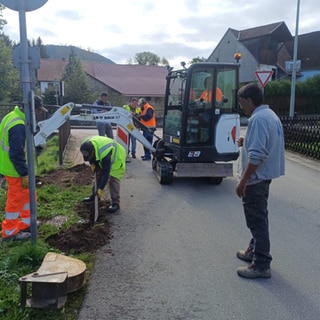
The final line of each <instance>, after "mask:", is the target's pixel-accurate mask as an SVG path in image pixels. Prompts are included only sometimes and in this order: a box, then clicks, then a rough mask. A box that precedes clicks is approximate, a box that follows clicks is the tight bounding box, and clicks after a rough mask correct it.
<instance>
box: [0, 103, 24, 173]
mask: <svg viewBox="0 0 320 320" xmlns="http://www.w3.org/2000/svg"><path fill="white" fill-rule="evenodd" d="M19 124H23V125H25V114H24V113H23V112H22V111H21V110H20V109H19V107H18V106H16V107H14V109H13V111H11V112H9V113H8V114H7V115H6V116H5V117H4V118H3V119H2V121H1V123H0V173H1V174H2V175H4V176H9V177H14V178H17V177H20V175H19V173H18V172H17V170H16V169H15V167H14V165H13V163H12V161H11V160H10V157H9V150H10V145H9V130H10V129H11V128H12V127H14V126H16V125H19Z"/></svg>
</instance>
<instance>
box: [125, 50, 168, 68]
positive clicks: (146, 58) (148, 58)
mask: <svg viewBox="0 0 320 320" xmlns="http://www.w3.org/2000/svg"><path fill="white" fill-rule="evenodd" d="M133 60H134V62H135V63H137V64H139V65H145V66H160V65H162V66H167V65H169V62H168V60H167V59H166V58H164V57H162V58H160V57H159V56H157V55H156V54H155V53H152V52H149V51H144V52H140V53H136V54H135V56H134V59H133ZM129 61H131V59H130V60H129Z"/></svg>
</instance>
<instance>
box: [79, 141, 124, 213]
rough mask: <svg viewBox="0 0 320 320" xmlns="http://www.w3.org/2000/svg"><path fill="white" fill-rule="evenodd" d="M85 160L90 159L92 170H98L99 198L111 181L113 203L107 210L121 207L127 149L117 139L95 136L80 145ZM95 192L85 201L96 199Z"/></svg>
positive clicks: (111, 210)
mask: <svg viewBox="0 0 320 320" xmlns="http://www.w3.org/2000/svg"><path fill="white" fill-rule="evenodd" d="M80 151H81V153H82V156H83V160H84V161H89V163H90V165H91V170H92V172H94V171H96V172H97V180H98V190H97V194H98V196H99V198H101V196H102V191H103V189H104V188H105V186H106V185H107V183H109V188H110V196H111V205H110V207H109V208H108V209H107V212H110V213H113V212H116V211H118V210H119V209H120V182H121V180H122V178H123V176H124V173H125V170H126V158H127V155H126V150H125V148H124V147H123V146H122V145H121V144H120V143H118V142H116V141H115V140H113V139H111V138H108V137H102V136H94V137H90V138H87V139H85V140H84V142H83V143H82V144H81V146H80ZM94 196H95V195H94V194H92V195H91V196H90V197H88V198H84V199H83V201H84V202H90V201H93V200H94Z"/></svg>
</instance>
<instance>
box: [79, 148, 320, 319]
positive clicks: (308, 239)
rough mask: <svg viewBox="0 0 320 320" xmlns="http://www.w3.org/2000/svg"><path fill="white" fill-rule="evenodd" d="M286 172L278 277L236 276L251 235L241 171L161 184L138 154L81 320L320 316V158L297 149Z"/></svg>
mask: <svg viewBox="0 0 320 320" xmlns="http://www.w3.org/2000/svg"><path fill="white" fill-rule="evenodd" d="M138 145H139V144H138ZM138 151H139V153H138V156H139V158H140V155H141V154H142V148H141V145H139V150H138ZM299 162H300V163H301V162H303V164H306V163H308V166H304V165H301V164H300V163H299ZM235 167H236V165H235ZM286 171H287V174H286V176H285V177H282V178H280V179H277V180H274V181H273V182H272V184H271V192H270V200H269V215H270V236H271V253H272V255H273V258H274V261H273V264H272V278H271V279H259V280H248V279H242V278H239V277H238V276H237V274H236V268H237V267H239V266H242V265H245V263H244V262H242V261H240V260H238V259H237V258H236V256H235V252H236V251H237V250H238V249H245V248H246V246H247V245H248V241H249V239H250V234H249V231H248V230H247V228H246V226H245V221H244V216H243V211H242V206H241V201H240V199H238V198H237V196H236V195H235V185H236V178H227V179H225V180H224V181H223V182H222V184H221V185H219V186H214V185H209V184H207V183H206V182H204V181H201V180H195V179H193V180H190V179H176V180H174V182H173V184H172V185H169V186H165V185H164V186H162V185H160V184H159V183H158V182H157V180H156V178H155V176H154V174H153V172H152V170H151V163H150V162H143V161H141V159H134V160H132V162H131V163H129V164H128V165H127V173H126V177H125V179H124V181H123V183H122V190H121V211H120V212H119V213H117V214H113V215H111V214H109V220H110V222H111V223H112V229H113V237H112V239H111V241H110V243H109V244H108V245H107V246H106V247H104V248H102V249H100V250H99V251H98V252H97V256H96V262H95V267H94V271H93V274H92V277H91V279H90V282H89V286H88V293H87V295H86V297H85V300H84V303H83V306H82V309H81V311H80V315H79V320H91V319H95V320H98V319H99V320H104V319H105V320H107V319H108V320H129V319H130V320H131V319H134V320H143V319H145V320H182V319H183V320H195V319H201V320H216V319H217V320H229V319H236V320H242V319H243V320H244V319H246V320H256V319H261V320H300V319H301V320H308V319H310V320H315V319H320V286H319V279H320V277H319V268H320V267H319V266H320V250H319V248H318V244H319V243H320V219H319V218H320V216H319V215H320V213H319V208H320V196H319V181H320V171H319V163H317V162H313V161H309V160H307V161H303V159H302V158H300V157H296V156H292V155H289V157H288V159H287V161H286Z"/></svg>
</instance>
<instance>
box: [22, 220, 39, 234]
mask: <svg viewBox="0 0 320 320" xmlns="http://www.w3.org/2000/svg"><path fill="white" fill-rule="evenodd" d="M36 224H37V229H38V228H39V227H40V226H41V222H40V221H38V220H37V222H36ZM21 231H22V232H30V231H31V226H30V227H28V228H25V229H22V230H21Z"/></svg>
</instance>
